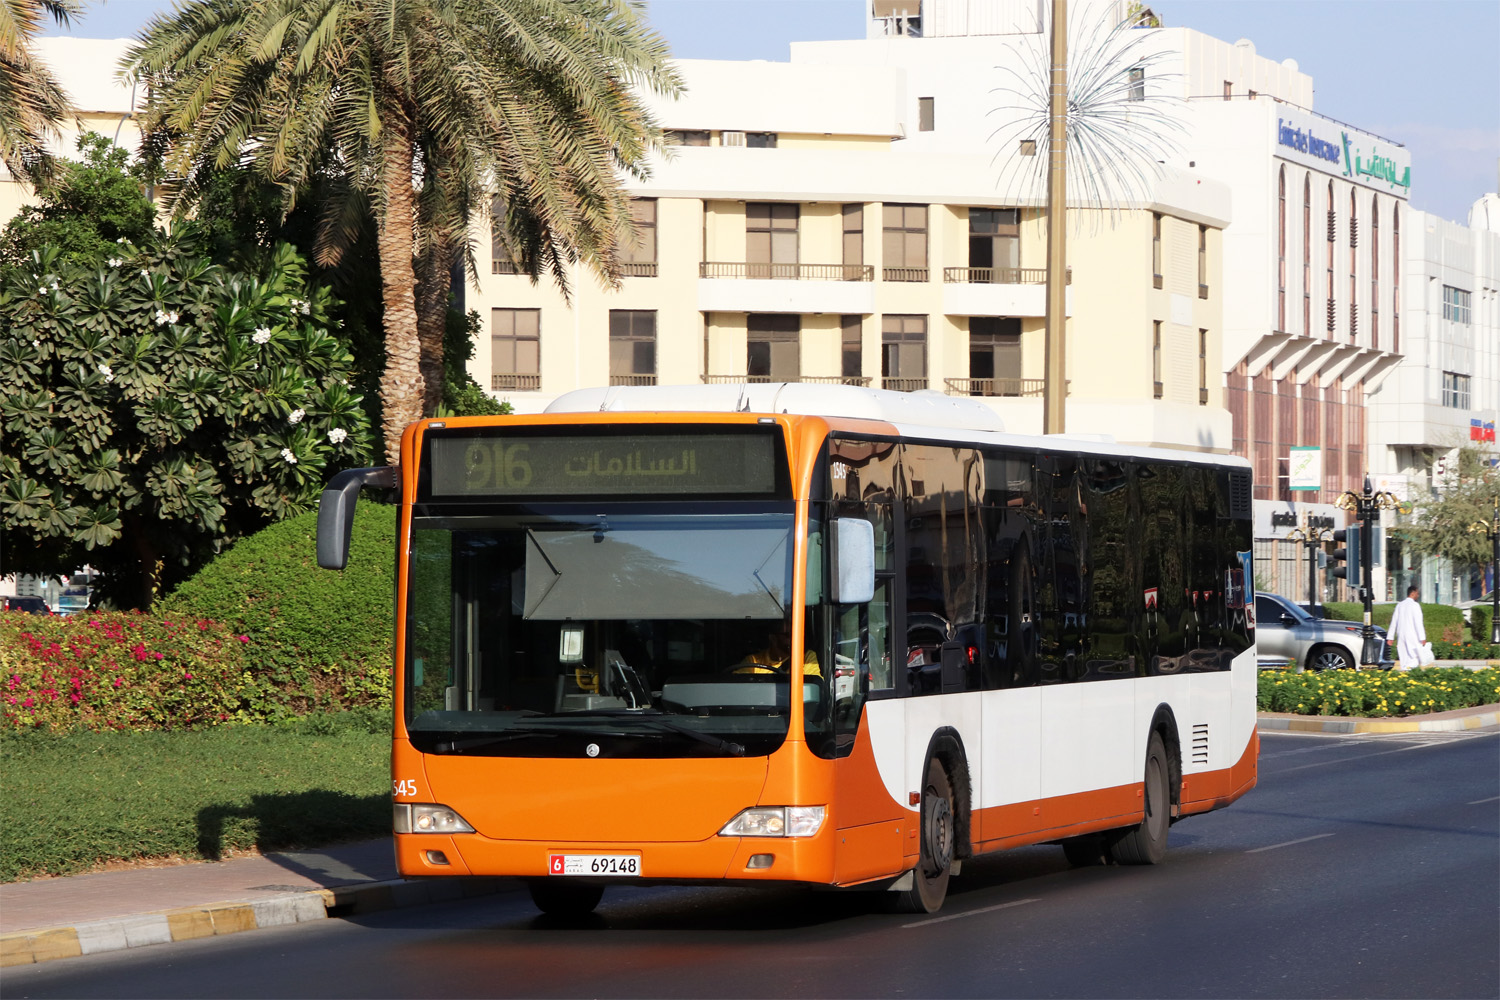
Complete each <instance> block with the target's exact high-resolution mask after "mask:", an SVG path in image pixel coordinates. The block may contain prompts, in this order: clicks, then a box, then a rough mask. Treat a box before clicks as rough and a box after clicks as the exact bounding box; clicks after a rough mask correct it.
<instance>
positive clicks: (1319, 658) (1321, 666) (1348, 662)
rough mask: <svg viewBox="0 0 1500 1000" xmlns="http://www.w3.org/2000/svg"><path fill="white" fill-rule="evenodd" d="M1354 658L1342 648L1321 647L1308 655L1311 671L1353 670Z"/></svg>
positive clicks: (1308, 666)
mask: <svg viewBox="0 0 1500 1000" xmlns="http://www.w3.org/2000/svg"><path fill="white" fill-rule="evenodd" d="M1354 668H1355V663H1354V657H1353V656H1351V655H1350V654H1349V651H1348V650H1347V649H1345V648H1344V647H1342V646H1319V647H1318V648H1317V649H1314V650H1313V651H1312V652H1311V653H1308V654H1307V669H1309V670H1353V669H1354Z"/></svg>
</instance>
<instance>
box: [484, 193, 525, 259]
mask: <svg viewBox="0 0 1500 1000" xmlns="http://www.w3.org/2000/svg"><path fill="white" fill-rule="evenodd" d="M504 225H505V203H504V202H502V201H501V200H500V199H499V198H492V199H490V273H491V274H521V273H522V271H521V267H520V265H518V264H517V263H516V261H515V258H514V257H512V256H511V255H510V249H509V248H508V247H507V246H506V245H505V240H504V239H502V238H501V236H500V231H501V229H502V228H503V227H504Z"/></svg>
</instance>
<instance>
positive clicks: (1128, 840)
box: [1105, 732, 1172, 865]
mask: <svg viewBox="0 0 1500 1000" xmlns="http://www.w3.org/2000/svg"><path fill="white" fill-rule="evenodd" d="M1171 775H1172V766H1171V762H1170V761H1168V760H1167V747H1166V744H1164V743H1163V742H1162V739H1161V734H1160V733H1157V732H1153V733H1152V734H1151V739H1150V740H1148V741H1147V742H1146V772H1145V796H1144V797H1145V800H1146V815H1145V817H1144V818H1142V820H1141V821H1140V823H1138V824H1136V825H1135V826H1131V827H1126V828H1125V829H1124V830H1116V831H1114V833H1113V834H1111V835H1106V837H1105V850H1106V851H1107V852H1108V854H1109V857H1110V860H1112V861H1114V862H1115V863H1116V864H1121V865H1154V864H1157V863H1159V862H1160V861H1161V859H1162V858H1163V857H1165V856H1166V853H1167V828H1168V827H1169V826H1171V825H1172V794H1171V790H1170V788H1169V787H1168V786H1169V782H1170V781H1171Z"/></svg>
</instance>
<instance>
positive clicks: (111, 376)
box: [99, 365, 115, 382]
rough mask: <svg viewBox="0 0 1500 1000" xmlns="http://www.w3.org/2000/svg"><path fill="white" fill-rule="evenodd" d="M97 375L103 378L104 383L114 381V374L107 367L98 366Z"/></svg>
mask: <svg viewBox="0 0 1500 1000" xmlns="http://www.w3.org/2000/svg"><path fill="white" fill-rule="evenodd" d="M99 374H100V375H103V376H104V381H106V382H113V381H114V380H115V373H114V371H113V370H112V369H111V368H110V367H109V365H100V366H99Z"/></svg>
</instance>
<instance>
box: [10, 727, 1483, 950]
mask: <svg viewBox="0 0 1500 1000" xmlns="http://www.w3.org/2000/svg"><path fill="white" fill-rule="evenodd" d="M1496 725H1500V705H1484V706H1480V707H1478V708H1469V709H1460V710H1458V711H1454V712H1439V713H1436V714H1433V715H1425V716H1422V717H1420V718H1418V719H1347V718H1331V717H1322V718H1309V717H1307V716H1290V715H1280V714H1272V713H1263V714H1261V715H1260V716H1258V722H1257V726H1256V728H1258V729H1259V730H1260V731H1261V732H1276V731H1281V732H1286V731H1292V732H1325V733H1401V732H1454V731H1460V730H1469V729H1479V728H1483V727H1486V726H1496ZM518 887H519V883H518V882H517V881H516V880H515V879H501V878H480V879H452V880H447V879H419V880H413V881H408V880H405V879H402V878H400V877H398V876H397V874H396V866H395V858H394V855H393V853H392V849H391V842H390V840H389V839H386V838H381V839H379V840H367V841H361V842H359V843H354V844H343V845H340V846H337V847H329V848H325V849H322V850H311V851H291V852H284V853H276V854H267V855H263V856H258V857H244V858H234V859H232V860H229V861H218V862H196V863H188V864H181V865H173V866H169V867H162V868H133V869H127V870H123V871H112V872H98V873H95V874H92V875H74V876H72V877H70V878H53V879H41V880H38V881H35V882H15V883H9V884H5V885H0V967H7V966H14V965H30V964H32V963H36V962H50V961H52V960H53V959H58V958H72V957H75V956H78V955H92V954H96V953H98V952H104V951H117V950H119V949H121V948H138V947H141V946H143V945H148V944H165V943H167V942H169V941H186V940H189V939H192V938H200V937H212V936H214V935H218V934H234V933H238V932H239V931H249V930H255V929H256V928H259V927H275V926H278V925H281V924H294V923H302V922H305V921H309V920H324V919H327V918H329V917H344V916H352V915H355V914H360V913H370V912H373V911H376V910H385V909H391V908H393V907H402V906H418V905H421V904H423V903H434V902H441V901H445V900H456V899H461V898H465V897H470V896H480V895H487V894H491V893H496V892H504V891H513V890H515V889H517V888H518Z"/></svg>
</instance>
